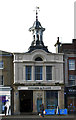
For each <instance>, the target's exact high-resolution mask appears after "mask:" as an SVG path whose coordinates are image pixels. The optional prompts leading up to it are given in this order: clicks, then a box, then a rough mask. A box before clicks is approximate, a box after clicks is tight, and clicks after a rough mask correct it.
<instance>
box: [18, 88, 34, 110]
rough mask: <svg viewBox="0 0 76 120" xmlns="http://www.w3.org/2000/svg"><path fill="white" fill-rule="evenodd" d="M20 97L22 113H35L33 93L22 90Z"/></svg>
mask: <svg viewBox="0 0 76 120" xmlns="http://www.w3.org/2000/svg"><path fill="white" fill-rule="evenodd" d="M19 97H20V112H32V111H33V91H31V90H28V91H27V90H21V91H19Z"/></svg>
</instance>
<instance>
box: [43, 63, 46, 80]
mask: <svg viewBox="0 0 76 120" xmlns="http://www.w3.org/2000/svg"><path fill="white" fill-rule="evenodd" d="M43 81H46V68H45V65H43Z"/></svg>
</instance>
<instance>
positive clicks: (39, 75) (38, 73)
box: [35, 66, 42, 80]
mask: <svg viewBox="0 0 76 120" xmlns="http://www.w3.org/2000/svg"><path fill="white" fill-rule="evenodd" d="M35 80H42V66H35Z"/></svg>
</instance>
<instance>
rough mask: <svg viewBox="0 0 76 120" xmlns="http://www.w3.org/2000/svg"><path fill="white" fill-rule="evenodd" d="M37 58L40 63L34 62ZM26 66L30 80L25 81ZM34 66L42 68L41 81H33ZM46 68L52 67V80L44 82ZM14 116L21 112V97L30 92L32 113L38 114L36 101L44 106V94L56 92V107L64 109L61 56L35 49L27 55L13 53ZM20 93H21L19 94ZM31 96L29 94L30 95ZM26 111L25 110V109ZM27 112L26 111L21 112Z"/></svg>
mask: <svg viewBox="0 0 76 120" xmlns="http://www.w3.org/2000/svg"><path fill="white" fill-rule="evenodd" d="M37 57H40V58H42V61H35V59H36V58H37ZM26 66H31V67H32V70H31V72H32V73H31V75H32V76H31V78H32V79H31V80H26ZM35 66H42V67H43V70H42V80H35ZM46 66H51V67H52V80H46ZM13 88H14V114H19V113H20V112H22V108H21V105H20V104H21V97H22V95H21V94H23V93H24V96H25V98H24V97H23V99H26V97H27V96H26V94H25V93H26V91H27V93H29V91H31V92H32V95H31V96H32V100H31V101H32V103H31V104H32V111H31V112H38V106H37V104H39V103H38V101H37V100H39V101H40V100H42V103H44V107H45V108H47V105H46V101H47V100H46V99H47V97H46V95H47V94H46V92H48V91H49V92H50V91H51V92H52V91H53V92H55V91H56V92H57V94H58V100H57V102H58V103H57V105H58V106H59V107H60V108H64V80H63V54H57V53H50V52H49V53H47V52H46V51H44V50H42V49H36V50H34V51H32V52H30V53H29V52H28V53H14V86H13ZM20 91H21V92H20ZM30 94H31V93H30ZM25 109H26V108H25ZM23 112H28V111H23Z"/></svg>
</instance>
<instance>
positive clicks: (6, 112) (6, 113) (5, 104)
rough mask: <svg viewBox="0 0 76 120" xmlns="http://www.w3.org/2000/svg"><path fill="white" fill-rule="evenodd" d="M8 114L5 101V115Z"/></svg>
mask: <svg viewBox="0 0 76 120" xmlns="http://www.w3.org/2000/svg"><path fill="white" fill-rule="evenodd" d="M6 115H7V104H6V103H5V116H6Z"/></svg>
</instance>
